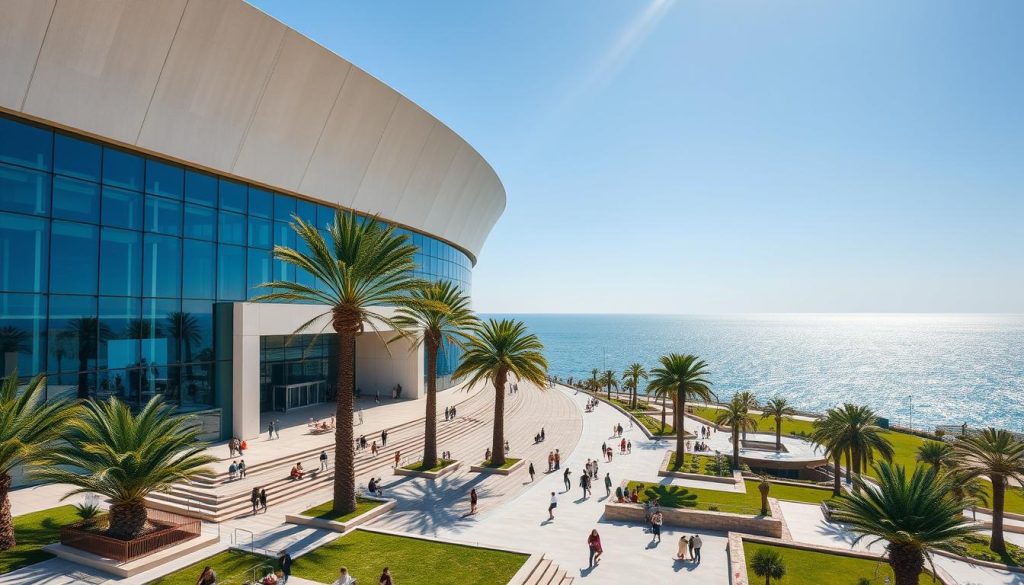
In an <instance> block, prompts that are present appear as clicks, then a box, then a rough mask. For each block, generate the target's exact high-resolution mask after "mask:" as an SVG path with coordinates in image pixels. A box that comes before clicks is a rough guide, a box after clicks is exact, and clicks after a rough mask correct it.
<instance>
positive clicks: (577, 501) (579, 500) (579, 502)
mask: <svg viewBox="0 0 1024 585" xmlns="http://www.w3.org/2000/svg"><path fill="white" fill-rule="evenodd" d="M589 499H590V498H588V497H586V496H583V497H582V498H579V499H577V500H576V501H575V502H574V503H575V504H582V503H583V502H586V501H587V500H589Z"/></svg>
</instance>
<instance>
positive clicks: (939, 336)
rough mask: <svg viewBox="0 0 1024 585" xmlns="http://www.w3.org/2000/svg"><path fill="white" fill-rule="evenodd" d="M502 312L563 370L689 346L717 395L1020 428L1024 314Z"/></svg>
mask: <svg viewBox="0 0 1024 585" xmlns="http://www.w3.org/2000/svg"><path fill="white" fill-rule="evenodd" d="M499 316H500V317H504V316H511V317H515V318H518V319H522V320H523V321H525V322H526V323H527V325H528V326H529V327H530V329H531V330H532V331H533V332H535V333H536V334H537V335H538V336H539V337H540V338H541V340H542V341H543V342H544V345H545V355H546V356H547V358H548V360H549V362H550V366H551V372H552V373H553V374H555V375H558V376H560V377H562V378H566V377H568V376H573V377H576V378H579V377H584V378H586V377H589V376H590V371H591V370H592V369H593V368H598V369H601V370H604V369H612V370H615V371H616V372H619V373H621V372H622V370H623V369H625V367H626V366H627V365H628V364H630V363H632V362H640V363H642V364H644V365H645V366H647V368H648V369H650V368H651V367H653V366H655V365H656V363H657V359H658V357H659V356H660V355H662V354H664V353H668V352H679V353H693V354H696V355H698V356H700V357H702V358H703V359H705V360H706V361H707V362H708V364H709V365H710V371H711V379H712V381H713V382H714V389H715V391H716V393H717V394H718V396H719V398H721V399H723V400H727V399H728V398H729V397H731V396H732V395H733V393H735V392H736V391H739V390H751V391H753V392H755V393H756V394H757V395H758V397H759V398H760V399H766V398H770V397H772V396H785V397H786V398H788V399H789V400H790V401H792V402H793V403H794V404H795V405H796V406H797V407H798V408H800V409H802V410H809V411H815V412H820V411H823V410H825V409H826V408H828V407H830V406H834V405H836V404H839V403H842V402H844V401H852V402H857V403H863V404H868V405H870V406H872V407H873V408H874V409H875V410H876V412H877V413H878V414H879V415H880V416H885V417H888V418H889V419H890V421H891V422H892V423H894V424H901V425H907V424H909V423H910V417H911V406H912V408H913V426H914V427H916V428H931V427H933V426H934V425H936V424H962V423H964V422H966V423H968V424H970V425H995V426H999V427H1002V428H1007V429H1010V430H1014V431H1024V315H979V314H971V315H934V314H929V315H893V314H884V315H883V314H879V315H867V314H823V315H809V314H793V315H728V316H684V315H553V314H544V315H485V317H499ZM911 397H913V398H911Z"/></svg>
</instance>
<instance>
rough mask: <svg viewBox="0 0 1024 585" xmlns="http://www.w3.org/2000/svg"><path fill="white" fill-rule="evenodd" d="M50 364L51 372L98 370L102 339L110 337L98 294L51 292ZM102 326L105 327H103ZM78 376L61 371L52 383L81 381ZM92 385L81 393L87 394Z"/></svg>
mask: <svg viewBox="0 0 1024 585" xmlns="http://www.w3.org/2000/svg"><path fill="white" fill-rule="evenodd" d="M47 329H48V331H47V332H48V333H49V343H48V344H47V345H48V347H49V350H50V351H49V356H50V359H49V364H50V365H49V367H48V368H47V369H48V370H49V371H50V372H65V373H66V372H85V371H88V370H94V369H96V360H97V357H98V353H99V341H100V339H102V338H106V337H108V333H110V332H109V331H107V329H106V328H105V327H102V323H101V321H100V320H99V319H98V318H97V317H96V297H86V296H77V295H50V323H49V326H48V327H47ZM101 329H102V330H101ZM81 381H82V380H81V379H80V378H78V377H77V376H67V375H66V374H63V375H62V374H58V375H57V379H56V380H51V382H50V383H51V384H52V383H54V382H56V383H57V384H76V385H77V384H78V383H79V382H81ZM87 393H88V387H86V388H82V389H81V393H80V394H79V396H86V395H87Z"/></svg>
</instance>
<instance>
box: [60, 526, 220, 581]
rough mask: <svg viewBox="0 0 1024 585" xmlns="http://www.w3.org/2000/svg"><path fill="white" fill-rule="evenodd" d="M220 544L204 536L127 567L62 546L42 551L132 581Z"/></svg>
mask: <svg viewBox="0 0 1024 585" xmlns="http://www.w3.org/2000/svg"><path fill="white" fill-rule="evenodd" d="M219 543H220V538H218V537H217V535H216V534H211V535H206V534H203V535H200V536H197V537H195V538H191V539H189V540H186V541H184V542H182V543H179V544H177V545H175V546H171V547H168V548H164V549H161V550H159V551H157V552H155V553H153V554H151V555H147V556H144V557H140V558H137V559H135V560H133V561H129V562H127V563H124V562H121V561H119V560H116V559H110V558H107V557H102V556H100V555H95V554H92V553H90V552H86V551H84V550H80V549H77V548H74V547H70V546H66V545H63V544H60V543H54V544H48V545H46V546H44V547H43V550H44V551H45V552H48V553H50V554H51V555H53V556H55V557H58V558H61V559H64V560H66V561H70V562H72V563H75V564H77V565H82V566H86V567H92V568H93V569H99V570H100V571H103V572H105V573H109V574H111V575H115V576H117V577H120V578H126V577H133V576H135V575H138V574H139V573H142V572H143V571H148V570H150V569H153V568H156V567H159V566H160V565H163V564H165V563H169V562H172V561H176V560H178V559H179V558H181V557H183V556H185V555H187V554H189V553H193V552H195V551H198V550H201V549H204V548H206V547H216V546H217V545H218V544H219Z"/></svg>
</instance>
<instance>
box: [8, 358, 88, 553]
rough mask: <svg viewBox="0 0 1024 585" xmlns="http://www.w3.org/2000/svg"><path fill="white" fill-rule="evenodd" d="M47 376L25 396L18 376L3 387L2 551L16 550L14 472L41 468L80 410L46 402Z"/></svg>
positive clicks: (39, 376) (13, 375)
mask: <svg viewBox="0 0 1024 585" xmlns="http://www.w3.org/2000/svg"><path fill="white" fill-rule="evenodd" d="M45 391H46V375H45V374H37V375H36V376H35V377H34V378H32V380H31V381H29V383H28V385H27V386H26V387H25V389H24V391H23V392H19V390H18V373H17V372H11V373H10V374H9V375H8V376H6V377H4V379H3V385H2V386H0V551H4V550H8V549H10V548H13V547H14V545H15V544H17V542H16V541H15V538H14V521H13V519H12V518H11V500H10V498H9V497H8V495H7V494H8V492H10V490H11V481H12V480H11V471H12V470H13V469H14V468H15V467H17V466H19V465H37V464H38V463H39V461H40V459H41V457H42V456H43V454H44V453H46V452H47V451H49V450H50V449H51V448H53V446H54V443H55V441H56V440H57V438H58V437H59V436H60V433H61V431H62V430H63V429H64V425H65V424H67V422H68V421H69V420H71V419H72V418H74V417H75V416H76V408H74V407H73V406H72V405H71V404H70V403H68V402H66V401H63V400H49V401H48V400H46V397H45V396H44V394H45Z"/></svg>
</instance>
